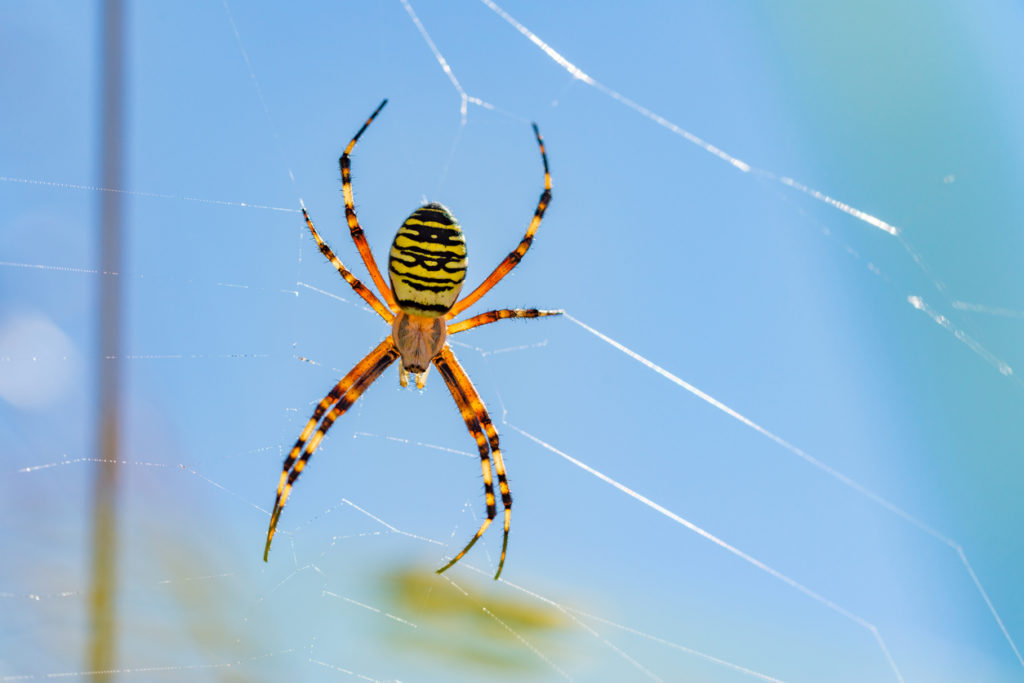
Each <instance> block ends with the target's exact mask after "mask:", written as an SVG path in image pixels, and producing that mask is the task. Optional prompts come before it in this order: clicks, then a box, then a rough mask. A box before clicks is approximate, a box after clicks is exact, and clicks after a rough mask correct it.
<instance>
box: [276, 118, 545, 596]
mask: <svg viewBox="0 0 1024 683" xmlns="http://www.w3.org/2000/svg"><path fill="white" fill-rule="evenodd" d="M385 104H387V100H384V101H383V102H381V103H380V106H379V107H377V109H376V110H375V111H374V112H373V114H371V115H370V118H368V119H367V120H366V123H364V124H363V127H362V128H360V129H359V132H357V133H356V134H355V137H353V138H352V140H351V141H350V142H349V143H348V146H347V147H346V148H345V151H344V152H343V153H342V155H341V158H340V159H339V160H338V163H339V164H340V165H341V190H342V194H343V195H344V197H345V218H346V220H347V222H348V227H349V232H350V233H351V235H352V241H353V242H355V245H356V249H357V250H358V251H359V255H360V257H362V260H363V263H364V264H365V265H366V269H367V270H368V271H370V278H371V279H372V280H373V283H374V284H375V285H376V286H377V289H378V290H380V293H381V295H382V296H383V297H384V302H381V300H380V299H378V298H377V295H376V294H374V293H373V292H372V291H371V290H370V289H369V288H367V287H366V286H365V285H364V284H363V283H361V282H360V281H359V280H358V279H357V278H356V277H355V276H354V275H353V274H352V273H351V272H349V270H348V269H347V268H345V266H344V265H343V264H342V262H341V261H340V260H339V259H338V257H337V256H335V255H334V252H333V251H331V248H330V247H329V246H327V243H326V242H324V240H323V238H321V237H320V233H318V232H317V231H316V228H314V227H313V221H312V220H310V218H309V214H308V213H307V212H306V207H305V206H303V207H302V216H303V218H304V219H305V221H306V226H307V227H308V228H309V231H310V232H311V233H312V234H313V239H315V240H316V243H317V246H319V248H320V252H321V253H322V254H323V255H324V256H325V257H326V258H327V260H328V261H330V262H331V264H332V265H333V266H334V267H335V268H336V269H337V271H338V273H340V274H341V276H342V277H343V278H344V279H345V281H346V282H347V283H348V284H349V285H350V286H351V287H352V289H354V290H355V291H356V293H357V294H359V296H361V297H362V298H363V300H364V301H366V303H367V304H369V305H370V307H372V308H373V310H374V311H376V312H377V313H378V314H379V315H380V316H381V317H382V318H384V320H385V321H387V322H388V323H391V334H390V335H388V336H387V337H386V338H385V339H384V341H382V342H381V343H380V344H378V345H377V347H376V348H375V349H374V350H373V351H371V352H370V353H369V354H367V356H366V357H365V358H363V359H362V360H361V361H359V362H358V363H356V366H355V367H354V368H352V370H350V371H349V373H348V374H347V375H345V376H344V377H342V378H341V380H340V381H339V382H338V383H337V384H336V385H335V386H334V388H333V389H331V391H330V392H329V393H328V394H327V395H326V396H324V397H323V399H321V401H320V403H318V404H317V407H316V410H314V411H313V416H312V417H310V418H309V420H308V421H307V422H306V426H305V427H303V429H302V432H301V433H300V434H299V438H298V440H296V442H295V445H294V446H292V449H291V451H289V452H288V456H287V457H286V458H285V460H284V466H283V467H282V468H281V479H280V481H279V482H278V485H277V498H276V499H275V501H274V511H273V512H272V513H271V515H270V528H269V529H268V530H267V544H266V547H265V549H264V551H263V559H264V561H266V559H267V555H268V554H269V553H270V542H271V541H272V540H273V538H274V532H275V531H276V529H277V522H278V520H279V519H280V517H281V510H283V509H284V505H285V503H286V502H287V501H288V496H289V494H290V493H291V490H292V486H293V485H294V484H295V480H296V479H298V477H299V474H301V473H302V470H303V469H305V467H306V463H307V462H309V458H310V457H311V456H312V455H313V452H314V451H316V449H317V447H318V446H319V445H320V442H321V440H322V439H323V437H324V435H325V434H326V433H327V430H328V429H330V428H331V425H332V424H334V421H335V420H337V419H338V418H339V417H341V416H342V415H343V414H344V413H345V411H347V410H348V409H349V408H350V407H351V406H352V404H353V403H355V402H356V400H357V399H358V398H359V397H360V396H361V395H362V394H363V392H364V391H366V389H367V387H369V386H370V385H371V384H373V383H374V382H375V381H376V380H377V378H378V377H380V376H381V374H383V372H384V370H386V369H387V368H388V366H389V365H391V364H392V363H394V362H395V361H396V360H399V359H401V361H400V369H399V381H400V382H401V383H402V386H406V384H407V383H408V381H409V373H413V374H415V375H416V386H418V387H419V388H421V389H422V388H423V386H424V382H425V381H426V375H427V370H428V369H429V368H430V365H431V363H432V364H433V365H435V366H436V367H437V370H438V372H440V373H441V377H442V378H443V379H444V382H445V384H446V385H447V386H448V390H449V391H450V392H451V394H452V398H453V399H454V400H455V404H456V405H457V406H458V408H459V412H460V413H461V414H462V419H463V421H465V423H466V428H467V429H468V430H469V433H470V434H471V435H472V436H473V439H474V440H475V441H476V444H477V449H478V450H479V452H480V467H481V471H482V472H483V478H484V497H485V501H486V504H487V519H485V520H484V521H483V523H482V524H481V525H480V528H479V529H477V531H476V533H475V534H474V535H473V538H471V539H470V541H469V543H467V544H466V546H465V547H464V548H463V549H462V550H461V551H459V552H458V553H457V554H456V555H455V556H454V557H453V558H452V559H451V560H450V561H449V562H448V563H447V564H446V565H445V566H443V567H441V568H440V569H438V570H437V571H438V572H443V571H444V570H446V569H448V568H449V567H451V566H452V565H453V564H455V563H456V562H458V561H459V559H461V558H462V556H463V555H465V554H466V553H467V552H468V551H469V549H470V548H472V547H473V544H474V543H476V542H477V540H478V539H479V538H480V537H481V536H482V535H483V533H484V531H486V530H487V527H489V526H490V525H491V522H492V521H494V518H495V516H496V515H497V505H496V500H495V495H494V480H493V476H492V474H493V475H497V479H498V491H499V493H500V494H501V502H502V505H503V507H504V509H505V517H504V532H505V533H504V536H503V537H502V543H501V559H499V561H498V570H497V572H496V573H495V575H494V578H495V579H497V578H498V576H500V575H501V569H502V567H504V565H505V552H506V550H507V548H508V532H509V524H510V520H511V518H512V495H511V494H510V493H509V488H508V480H507V479H506V477H505V463H504V461H503V460H502V457H501V448H500V447H499V444H498V432H497V430H496V429H495V428H494V425H493V424H492V423H491V418H490V416H489V415H488V414H487V408H486V407H484V403H483V401H482V400H481V399H480V394H478V393H477V391H476V388H475V387H474V386H473V383H472V382H471V381H470V379H469V375H467V374H466V371H465V370H463V368H462V366H461V365H460V364H459V361H458V360H456V358H455V354H454V353H452V350H451V347H450V346H449V345H448V342H447V339H448V335H449V334H456V333H458V332H465V331H466V330H470V329H472V328H474V327H477V326H479V325H486V324H488V323H493V322H497V321H498V320H504V319H505V318H537V317H540V316H545V315H558V314H559V313H561V312H562V311H544V310H538V309H535V308H530V309H522V308H516V309H510V308H505V309H499V310H493V311H487V312H486V313H481V314H479V315H475V316H473V317H472V318H467V319H466V320H463V321H461V322H458V323H453V324H450V323H449V322H448V321H450V320H451V319H452V318H454V317H455V316H457V315H458V314H459V313H461V312H462V311H464V310H466V309H467V308H468V307H469V306H471V305H473V304H474V303H476V301H477V300H478V299H480V297H482V296H483V295H484V294H486V293H487V292H488V291H489V290H490V289H491V287H493V286H494V285H495V284H497V283H498V281H499V280H501V279H502V278H503V277H505V275H507V274H508V272H509V271H510V270H512V269H513V268H514V267H515V266H516V264H517V263H519V261H520V260H521V259H522V257H523V254H525V253H526V251H527V249H529V248H530V244H531V243H532V242H533V235H534V233H536V232H537V228H538V227H539V226H540V222H541V219H542V218H543V217H544V211H545V210H546V209H547V207H548V204H549V203H550V201H551V176H550V174H549V173H548V158H547V154H546V153H545V151H544V142H543V140H542V139H541V137H540V131H538V130H537V126H536V125H534V126H533V132H534V135H535V136H536V138H537V145H538V146H539V147H540V155H541V160H542V161H543V162H544V191H543V192H542V193H541V195H540V200H539V201H538V202H537V209H536V211H534V214H533V219H532V220H531V221H530V225H529V226H528V227H527V228H526V234H525V235H524V236H523V239H522V240H520V242H519V245H518V246H517V247H516V248H515V250H513V251H512V252H511V253H510V254H509V255H508V256H506V257H505V259H504V260H503V261H502V262H501V263H499V264H498V267H497V268H495V269H494V270H493V271H492V272H491V274H490V275H488V276H487V278H486V279H484V281H483V282H481V283H480V284H479V285H478V286H477V287H476V289H474V290H473V291H472V292H470V293H469V294H468V295H466V296H465V297H463V298H462V299H461V300H459V298H458V297H459V293H460V292H461V291H462V284H463V281H464V280H465V277H466V264H467V259H466V240H465V237H463V235H462V229H461V228H460V227H459V224H458V222H457V221H456V220H455V217H454V216H452V214H451V212H450V211H448V209H446V208H445V207H444V206H442V205H440V204H436V203H431V204H425V205H423V206H421V207H420V208H418V209H416V211H413V213H412V214H411V215H410V216H409V217H408V218H407V219H405V222H404V223H402V227H400V228H399V229H398V234H397V235H395V240H394V242H393V243H392V245H391V252H390V254H389V255H388V276H389V278H390V280H391V286H390V287H389V286H388V285H387V284H386V283H385V282H384V278H383V277H382V276H381V273H380V270H379V269H378V268H377V262H376V261H375V260H374V258H373V254H372V253H371V252H370V246H369V245H368V244H367V242H366V237H365V235H364V234H363V229H362V227H361V226H360V225H359V219H358V218H356V210H355V202H354V198H353V196H352V176H351V171H350V170H349V155H350V154H351V153H352V150H353V149H354V148H355V146H356V142H357V141H358V140H359V137H360V136H361V135H362V134H363V131H365V130H366V128H367V127H368V126H369V125H370V123H371V122H372V121H373V119H374V118H375V117H376V116H377V114H378V113H380V110H381V109H383V108H384V105H385ZM318 425H319V426H318ZM492 455H493V456H494V470H493V473H492V470H491V456H492Z"/></svg>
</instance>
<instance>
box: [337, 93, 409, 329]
mask: <svg viewBox="0 0 1024 683" xmlns="http://www.w3.org/2000/svg"><path fill="white" fill-rule="evenodd" d="M387 103H388V101H387V100H384V101H383V102H381V103H380V105H379V106H378V107H377V108H376V109H374V110H373V113H372V114H370V118H368V119H366V123H364V124H363V127H362V128H360V129H359V132H358V133H356V135H355V137H353V138H352V140H351V142H349V143H348V147H346V148H345V151H344V152H342V154H341V158H339V159H338V165H340V166H341V194H342V195H343V196H344V197H345V220H346V221H347V222H348V229H349V232H350V233H351V234H352V241H353V242H355V244H356V249H358V250H359V256H361V257H362V259H363V263H364V264H366V269H367V270H369V271H370V277H371V278H373V282H374V284H376V285H377V289H379V290H380V293H381V294H383V295H384V300H385V301H386V302H387V304H388V306H390V307H391V309H392V310H398V305H397V304H396V303H395V297H394V295H393V294H392V293H391V287H389V286H388V284H387V282H385V281H384V278H383V277H381V274H380V269H379V268H377V261H375V260H374V258H373V252H372V251H370V245H369V244H367V242H366V236H365V235H364V234H363V228H362V226H360V225H359V219H358V218H356V204H355V197H354V196H353V194H352V171H351V169H350V168H349V166H350V161H349V155H350V154H352V150H353V149H355V146H356V142H358V141H359V137H360V136H361V135H362V134H363V132H364V131H365V130H366V129H367V128H368V127H369V126H370V124H371V123H373V120H374V119H375V118H377V114H379V113H380V110H381V109H383V108H384V105H385V104H387ZM389 322H390V321H389Z"/></svg>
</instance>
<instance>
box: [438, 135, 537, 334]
mask: <svg viewBox="0 0 1024 683" xmlns="http://www.w3.org/2000/svg"><path fill="white" fill-rule="evenodd" d="M533 133H534V135H536V136H537V145H538V146H539V147H540V158H541V160H542V161H543V162H544V191H543V192H542V193H541V195H540V200H539V201H538V202H537V210H536V211H534V212H533V219H532V220H531V221H530V225H529V226H527V228H526V235H524V236H523V239H522V241H520V242H519V246H517V247H516V248H515V251H513V252H512V253H510V254H509V255H508V256H506V257H505V259H504V260H503V261H502V262H501V263H499V264H498V267H497V268H495V269H494V272H492V273H491V274H490V275H488V276H487V279H486V280H484V281H483V282H481V283H480V285H479V286H477V288H476V289H474V290H473V291H472V292H470V293H469V294H467V295H466V296H465V297H464V298H463V299H462V301H459V302H457V303H456V304H455V305H454V306H452V309H451V310H450V311H448V312H447V313H446V314H445V318H447V319H448V320H451V319H452V318H454V317H455V316H457V315H458V314H459V313H461V312H462V311H464V310H466V309H467V308H469V307H470V306H472V305H473V304H474V303H476V301H477V299H479V298H480V297H482V296H483V295H484V294H486V293H487V292H488V291H490V289H491V287H493V286H494V285H496V284H498V281H500V280H501V279H502V278H503V277H505V276H506V275H508V273H509V271H511V270H512V269H513V268H515V267H516V264H517V263H519V262H520V261H521V260H522V259H523V255H524V254H525V253H526V250H527V249H529V248H530V244H532V243H533V235H534V233H536V232H537V228H539V227H540V221H541V219H542V218H544V211H546V210H547V208H548V204H550V203H551V173H550V172H549V171H548V155H547V153H546V152H545V151H544V140H543V139H542V138H541V136H540V130H538V129H537V124H536V123H535V124H533Z"/></svg>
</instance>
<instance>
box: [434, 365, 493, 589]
mask: <svg viewBox="0 0 1024 683" xmlns="http://www.w3.org/2000/svg"><path fill="white" fill-rule="evenodd" d="M434 365H436V366H437V369H438V372H440V373H441V376H442V377H444V381H445V384H447V385H448V390H449V391H451V393H452V398H454V399H455V403H456V405H458V407H459V412H460V413H462V418H463V420H465V422H466V427H467V428H468V429H469V433H470V434H471V435H472V436H473V438H474V439H475V440H476V442H477V447H478V448H479V450H480V464H481V468H482V469H483V475H484V496H485V498H486V503H487V519H485V520H484V521H483V523H482V524H481V525H480V528H479V529H477V532H476V533H475V534H473V538H471V539H470V540H469V543H467V544H466V547H464V548H463V549H462V550H461V551H460V552H459V553H458V554H457V555H456V556H455V557H453V558H452V559H451V561H450V562H448V564H446V565H445V566H443V567H441V568H440V569H438V570H437V573H438V574H440V573H441V572H443V571H445V570H446V569H449V568H450V567H451V566H452V565H454V564H455V563H456V562H458V561H459V560H461V559H462V557H463V556H464V555H465V554H466V553H467V552H469V549H470V548H472V547H473V545H474V544H475V543H476V542H477V541H478V540H480V537H481V536H483V534H484V532H485V531H487V527H489V526H490V525H491V522H493V521H494V518H495V516H496V515H497V511H496V508H495V500H494V485H493V483H492V479H491V459H490V457H489V454H488V447H489V450H490V452H491V453H493V454H494V470H495V472H496V473H497V475H498V489H499V491H500V492H501V502H502V504H503V505H504V507H505V520H504V522H505V523H504V527H505V533H504V535H503V536H502V541H501V559H500V560H499V561H498V571H497V572H495V574H494V578H495V580H497V579H498V577H499V576H501V570H502V568H503V567H504V566H505V555H506V553H507V551H508V532H509V527H510V523H511V520H512V494H511V493H510V492H509V487H508V480H507V478H506V477H505V462H504V460H503V459H502V457H501V448H500V447H499V445H498V431H497V430H496V429H495V428H494V425H493V424H492V423H491V418H490V415H488V414H487V408H486V407H485V406H484V402H483V400H482V399H481V398H480V394H479V393H477V390H476V387H474V386H473V382H471V381H470V379H469V375H467V374H466V371H465V370H464V369H463V368H462V366H461V365H460V364H459V361H458V360H456V358H455V354H454V353H453V352H452V350H451V347H449V346H448V345H445V347H444V349H442V351H441V354H440V355H439V356H438V357H437V358H435V359H434ZM482 432H485V433H486V434H487V439H486V441H485V440H484V434H483V433H482Z"/></svg>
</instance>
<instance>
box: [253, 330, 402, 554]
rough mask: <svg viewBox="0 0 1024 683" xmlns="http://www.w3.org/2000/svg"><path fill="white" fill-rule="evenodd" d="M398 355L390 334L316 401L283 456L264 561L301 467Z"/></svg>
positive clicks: (304, 465) (264, 550)
mask: <svg viewBox="0 0 1024 683" xmlns="http://www.w3.org/2000/svg"><path fill="white" fill-rule="evenodd" d="M396 358H398V351H397V350H396V349H395V345H394V342H393V341H392V340H391V337H388V338H387V339H385V340H384V341H383V342H381V343H380V344H379V345H378V346H377V348H375V349H374V350H373V351H371V352H370V353H369V354H367V355H366V357H365V358H363V359H362V360H361V361H359V362H358V363H357V364H356V366H355V367H354V368H352V370H350V371H349V373H348V374H347V375H345V376H344V377H343V378H342V379H341V381H339V382H338V383H337V384H336V385H335V386H334V388H333V389H331V391H330V393H328V394H327V395H326V396H324V397H323V399H321V400H320V403H319V404H317V407H316V410H314V411H313V416H312V417H310V418H309V420H308V421H307V422H306V426H305V427H303V429H302V433H301V434H299V438H298V440H296V442H295V445H294V446H292V449H291V451H289V453H288V457H286V458H285V459H284V465H283V466H282V468H281V479H280V481H279V482H278V484H277V498H276V499H275V500H274V510H273V512H272V513H271V514H270V527H269V528H268V529H267V544H266V546H265V547H264V549H263V561H264V562H266V561H267V556H268V555H269V554H270V543H271V541H273V539H274V533H275V532H276V531H277V521H278V519H279V518H280V517H281V511H282V510H283V509H284V506H285V503H287V502H288V496H289V494H290V493H291V490H292V486H294V485H295V480H296V479H298V478H299V475H300V474H302V470H303V469H305V467H306V463H307V462H309V458H310V457H311V456H312V455H313V452H314V451H316V449H317V447H318V446H319V445H320V442H321V441H322V440H323V438H324V435H325V434H327V430H328V429H330V428H331V425H333V424H334V421H335V420H337V419H338V418H339V417H341V416H342V415H344V414H345V411H347V410H348V409H349V408H350V407H352V404H353V403H355V402H356V400H357V399H358V398H359V397H360V396H362V394H363V392H364V391H366V388H367V387H369V386H370V385H371V384H373V382H374V381H375V380H376V379H377V378H378V377H380V375H381V373H383V372H384V370H386V369H387V367H388V366H389V365H391V364H392V363H393V362H394V361H395V359H396ZM331 405H334V407H333V408H332V409H331V411H330V412H329V413H327V416H326V417H324V418H323V422H322V423H321V424H320V427H319V428H318V429H317V430H316V433H315V434H313V427H314V426H316V424H317V422H319V421H320V418H321V417H323V415H324V413H325V412H326V411H327V409H328V408H329V407H330V406H331ZM310 434H313V438H312V439H310ZM300 453H301V454H302V457H301V458H300V457H299V454H300Z"/></svg>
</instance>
